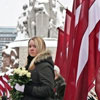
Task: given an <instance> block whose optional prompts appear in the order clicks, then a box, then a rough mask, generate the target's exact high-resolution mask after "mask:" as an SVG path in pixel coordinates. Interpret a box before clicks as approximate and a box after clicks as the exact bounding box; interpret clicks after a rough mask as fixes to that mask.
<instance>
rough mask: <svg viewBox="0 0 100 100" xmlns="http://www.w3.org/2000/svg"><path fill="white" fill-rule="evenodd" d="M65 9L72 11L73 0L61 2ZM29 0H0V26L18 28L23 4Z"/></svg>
mask: <svg viewBox="0 0 100 100" xmlns="http://www.w3.org/2000/svg"><path fill="white" fill-rule="evenodd" d="M59 1H60V2H61V3H62V4H63V5H64V7H68V8H69V9H71V5H72V1H73V0H59ZM28 2H29V0H0V26H16V25H17V20H18V17H19V16H20V15H21V12H22V6H23V4H25V3H27V4H28Z"/></svg>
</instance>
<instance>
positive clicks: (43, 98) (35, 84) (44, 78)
mask: <svg viewBox="0 0 100 100" xmlns="http://www.w3.org/2000/svg"><path fill="white" fill-rule="evenodd" d="M26 67H27V66H26ZM53 67H54V64H53V61H52V57H51V55H50V53H49V52H45V53H43V54H42V55H41V56H39V57H38V58H37V60H36V61H35V69H34V70H32V71H31V78H32V82H31V83H29V84H27V85H26V86H25V90H24V98H23V100H51V99H50V98H51V95H52V94H53V88H54V69H53Z"/></svg>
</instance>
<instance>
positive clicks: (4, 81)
mask: <svg viewBox="0 0 100 100" xmlns="http://www.w3.org/2000/svg"><path fill="white" fill-rule="evenodd" d="M8 80H9V76H8V75H4V76H0V96H3V93H4V92H5V94H6V96H7V97H8V98H9V97H10V93H9V91H10V90H11V86H10V84H9V83H8Z"/></svg>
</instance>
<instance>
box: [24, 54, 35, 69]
mask: <svg viewBox="0 0 100 100" xmlns="http://www.w3.org/2000/svg"><path fill="white" fill-rule="evenodd" d="M33 58H34V57H32V56H30V55H28V57H27V65H26V66H25V67H26V70H28V68H29V65H30V63H31V61H32V60H33Z"/></svg>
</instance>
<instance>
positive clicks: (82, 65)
mask: <svg viewBox="0 0 100 100" xmlns="http://www.w3.org/2000/svg"><path fill="white" fill-rule="evenodd" d="M74 3H75V4H74V6H76V7H75V8H76V9H74V10H75V11H74V12H75V43H74V49H73V55H72V60H71V66H70V69H71V70H70V74H69V77H68V83H67V88H66V91H67V93H66V96H67V98H66V99H65V100H87V94H88V89H89V87H90V86H91V84H92V83H93V81H94V79H95V77H96V74H95V73H96V71H97V69H98V65H100V64H98V63H99V62H100V61H99V62H98V61H97V60H98V58H99V56H100V55H99V51H98V45H99V42H98V38H97V36H98V35H97V34H98V33H99V28H100V24H99V21H100V13H99V9H100V6H99V4H100V0H75V1H74ZM97 62H98V63H97Z"/></svg>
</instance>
